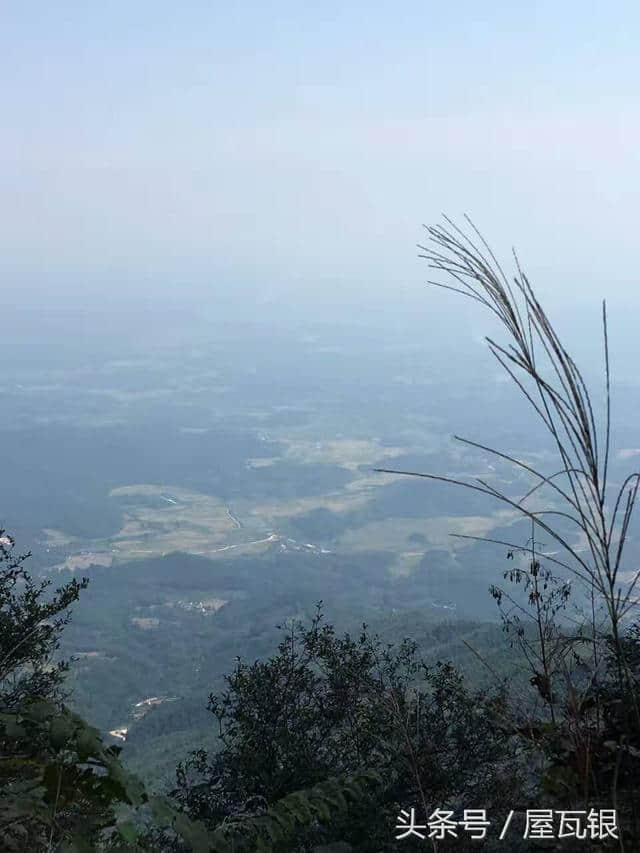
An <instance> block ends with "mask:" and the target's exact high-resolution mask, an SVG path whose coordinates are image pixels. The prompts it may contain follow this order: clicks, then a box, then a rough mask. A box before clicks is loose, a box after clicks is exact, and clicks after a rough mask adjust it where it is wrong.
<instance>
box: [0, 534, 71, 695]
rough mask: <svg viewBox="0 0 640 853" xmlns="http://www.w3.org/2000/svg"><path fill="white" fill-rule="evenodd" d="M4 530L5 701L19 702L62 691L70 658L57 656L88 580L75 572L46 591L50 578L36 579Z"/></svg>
mask: <svg viewBox="0 0 640 853" xmlns="http://www.w3.org/2000/svg"><path fill="white" fill-rule="evenodd" d="M29 556H30V555H29V554H17V553H15V550H14V542H13V539H11V537H8V536H6V534H5V531H4V530H0V703H2V705H3V706H5V707H14V706H15V705H17V704H19V703H21V702H23V701H24V700H25V699H27V698H29V697H33V696H39V697H59V696H60V691H61V689H62V683H63V680H64V675H65V672H66V671H67V669H68V664H67V663H66V662H64V661H56V660H54V656H55V653H56V652H57V650H58V648H59V646H60V635H61V633H62V629H63V628H64V626H65V625H67V624H68V622H69V611H68V609H69V606H70V605H71V604H73V603H74V602H76V601H77V600H78V596H79V595H80V592H81V590H83V589H85V587H86V586H87V580H86V578H83V579H82V580H81V581H77V580H76V579H75V578H74V579H73V580H72V581H70V582H69V583H67V584H65V585H64V586H61V587H59V588H58V589H57V590H56V591H55V593H54V595H53V596H47V595H46V593H47V590H48V588H49V587H50V586H51V583H50V581H35V580H34V579H33V578H32V577H31V575H30V574H29V573H28V572H27V571H26V569H25V567H24V566H25V561H26V560H27V559H28V557H29Z"/></svg>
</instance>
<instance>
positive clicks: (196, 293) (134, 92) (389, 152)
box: [0, 0, 640, 316]
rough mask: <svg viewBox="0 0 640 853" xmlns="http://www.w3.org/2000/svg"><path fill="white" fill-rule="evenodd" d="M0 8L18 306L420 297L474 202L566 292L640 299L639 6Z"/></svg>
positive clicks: (481, 216) (538, 274) (491, 225)
mask: <svg viewBox="0 0 640 853" xmlns="http://www.w3.org/2000/svg"><path fill="white" fill-rule="evenodd" d="M0 8H1V13H0V57H1V59H0V62H1V63H2V75H1V80H2V119H3V120H2V128H3V129H2V133H1V135H0V155H1V161H0V187H1V192H0V246H1V251H0V272H1V275H2V296H1V297H0V301H1V302H2V303H3V304H4V305H5V306H6V305H10V304H16V303H19V304H34V303H38V302H40V303H42V304H46V305H52V304H54V303H59V304H67V303H68V302H69V301H70V300H71V301H76V302H77V303H78V304H79V305H80V307H81V308H83V306H90V305H96V304H100V305H102V304H103V303H105V302H111V303H112V304H113V306H114V307H115V308H116V309H118V308H119V307H120V306H122V307H124V306H126V305H131V304H133V303H136V302H147V303H149V304H153V303H155V304H156V305H157V304H166V302H167V301H170V302H171V303H172V304H173V303H180V302H183V303H184V304H192V303H193V302H194V301H197V300H198V299H206V301H207V303H208V304H209V306H210V307H212V310H217V309H219V310H220V311H221V312H224V310H226V308H225V306H226V305H228V303H229V302H230V301H231V302H233V303H236V304H246V306H247V311H250V310H255V309H254V306H255V305H256V303H257V304H260V303H264V302H268V301H271V303H275V304H276V305H282V306H288V307H289V308H290V307H291V306H294V307H295V310H298V308H300V309H304V310H306V311H310V312H316V311H317V312H319V313H321V312H323V311H325V312H328V313H331V312H335V313H336V314H341V315H343V316H349V312H353V311H354V307H355V309H356V310H357V307H358V306H362V311H363V312H364V313H365V314H366V312H367V311H368V312H374V311H380V310H381V309H382V308H383V307H384V306H391V305H393V304H396V303H401V304H404V305H407V306H408V307H409V311H412V310H415V306H419V305H422V304H423V300H424V295H423V293H422V292H421V290H420V288H421V286H422V285H421V283H422V281H423V280H424V279H425V278H426V270H425V269H424V267H423V265H422V262H420V261H418V260H417V259H416V251H415V243H416V242H417V241H418V240H419V239H420V237H421V230H420V226H421V223H422V222H433V221H434V220H437V219H438V218H439V216H440V213H441V212H442V211H446V212H447V213H449V214H451V215H454V216H457V215H459V214H461V213H462V212H464V211H467V212H469V213H470V214H471V215H472V217H473V218H474V219H475V221H476V222H477V224H478V225H479V226H480V227H481V229H482V230H483V231H484V232H485V234H486V236H487V237H488V238H489V239H490V241H491V242H492V243H493V244H494V245H495V246H496V247H497V248H498V249H500V250H508V249H509V248H510V246H511V245H512V244H513V243H515V244H516V245H517V247H518V248H519V250H520V254H521V256H522V258H523V261H524V263H525V266H526V267H527V268H528V269H529V271H530V272H531V274H532V276H533V277H534V280H535V281H536V282H537V283H538V286H539V288H540V290H541V291H542V292H543V293H547V292H548V293H549V294H550V295H551V298H552V299H558V300H559V301H560V302H562V303H563V304H565V305H569V304H571V302H572V301H574V300H581V301H583V300H584V299H585V298H586V297H587V296H588V294H589V293H591V294H593V295H594V296H595V295H598V296H600V295H607V296H609V297H610V298H613V299H614V302H615V301H616V300H618V301H619V302H620V303H621V304H623V303H625V304H627V303H628V304H634V305H637V306H639V307H640V299H638V298H637V293H638V275H639V274H638V267H637V264H636V263H635V258H636V254H637V210H638V196H639V190H640V168H639V157H640V145H639V143H640V113H639V109H638V107H639V103H640V101H639V97H638V96H639V92H638V89H639V83H640V59H639V55H638V48H637V44H638V32H639V29H640V7H638V5H637V4H636V3H631V2H628V3H614V4H605V3H604V2H602V3H592V2H587V0H581V2H558V0H555V2H541V0H536V2H535V3H518V2H516V3H513V2H510V3H507V2H490V1H489V2H485V3H477V2H464V0H463V2H457V3H442V2H438V3H436V2H424V0H422V2H413V0H407V2H404V3H398V2H394V3H388V2H380V0H378V2H373V3H366V4H365V3H360V2H352V3H345V2H328V0H325V2H323V3H309V2H304V0H302V2H301V0H297V2H290V3H272V2H269V0H261V2H245V3H233V2H224V3H221V2H208V3H196V2H190V0H182V2H176V1H175V0H172V2H170V3H166V2H158V0H154V2H148V0H142V2H141V0H128V2H126V3H125V2H118V1H117V0H116V2H101V3H97V2H91V0H90V2H76V3H68V2H64V0H61V2H58V3H52V2H49V0H47V2H37V3H34V2H28V0H26V2H22V3H17V2H6V3H3V4H2V5H1V7H0ZM80 294H82V295H80ZM283 310H284V309H283Z"/></svg>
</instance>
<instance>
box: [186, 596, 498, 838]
mask: <svg viewBox="0 0 640 853" xmlns="http://www.w3.org/2000/svg"><path fill="white" fill-rule="evenodd" d="M501 707H502V699H501V697H500V696H498V695H494V696H488V695H486V694H484V693H479V692H476V693H472V692H470V691H468V690H467V688H466V687H465V685H464V683H463V680H462V678H461V676H460V675H459V674H458V673H457V672H456V671H455V670H454V669H453V668H452V667H451V666H449V665H446V664H437V665H435V666H432V667H429V666H426V665H425V664H424V663H423V662H422V661H421V660H420V659H419V657H418V654H417V647H416V645H415V643H414V642H412V641H411V640H405V641H403V642H402V643H401V644H400V645H398V646H393V645H389V644H387V645H385V644H383V643H382V642H381V641H380V640H378V639H377V638H376V637H372V636H370V635H369V634H368V633H367V630H366V626H364V627H363V630H362V632H361V633H360V635H359V636H357V637H352V636H350V635H349V634H345V635H343V636H338V635H337V634H336V632H335V630H334V628H333V626H332V625H329V624H325V623H324V622H323V620H322V615H321V612H320V610H318V612H317V613H316V616H315V618H314V619H313V620H312V622H311V624H310V625H309V626H308V627H305V626H302V625H300V624H293V625H291V626H289V627H287V629H286V633H285V636H284V638H283V640H282V642H281V643H280V646H279V651H278V654H277V655H276V656H274V657H272V658H271V659H269V660H268V661H264V662H263V661H257V662H255V663H254V664H251V665H250V664H247V663H245V662H243V661H238V663H237V665H236V669H235V670H234V672H233V673H232V674H231V675H230V676H228V678H227V689H226V691H225V692H224V693H222V694H221V695H220V696H214V695H212V696H211V697H210V702H209V708H210V710H211V712H212V714H213V715H214V716H215V718H216V719H217V723H218V727H219V735H220V749H219V751H218V752H217V753H215V754H209V753H207V752H205V751H200V752H198V753H196V754H194V755H193V756H192V757H191V759H190V760H189V761H188V762H187V763H186V764H185V765H183V766H181V767H180V768H179V772H178V787H177V789H176V791H175V792H174V796H175V797H176V799H177V800H178V801H179V802H180V803H182V804H183V805H184V807H185V808H186V809H187V811H188V812H189V813H190V814H191V815H193V816H194V817H197V818H200V819H203V820H204V821H206V822H207V823H208V824H209V825H210V826H216V825H218V824H219V823H220V822H221V821H230V820H231V821H234V820H238V819H240V818H241V817H242V816H243V815H244V816H246V814H247V813H258V814H259V813H260V810H261V809H264V808H268V807H270V806H272V805H273V804H274V803H275V802H277V801H278V800H280V799H281V798H282V797H286V796H287V795H289V794H291V793H292V792H293V791H296V790H298V789H300V788H309V787H310V786H314V785H317V784H318V783H320V782H321V780H323V779H326V778H327V777H332V776H336V775H340V776H343V777H344V776H346V775H349V774H353V773H356V772H359V771H363V770H374V771H375V772H377V773H378V774H380V776H381V778H382V779H383V780H384V783H383V784H382V785H381V786H380V788H379V789H378V790H377V791H376V792H375V793H374V794H373V795H372V796H371V798H370V800H369V802H368V803H367V804H366V805H365V806H363V807H361V808H359V809H358V811H357V813H356V814H349V816H348V820H345V819H342V818H341V817H340V815H339V814H338V815H334V814H327V815H325V818H324V820H323V821H321V822H319V824H318V826H317V827H316V828H315V829H314V830H313V831H311V832H309V831H307V832H306V833H303V834H302V835H301V836H300V837H299V839H298V844H299V845H302V846H300V849H307V846H305V845H311V844H317V843H321V842H322V843H326V842H329V841H345V842H348V843H350V844H351V845H352V846H353V848H354V849H355V850H363V851H365V850H370V849H372V848H371V846H370V844H371V843H372V839H375V843H376V845H377V847H376V849H380V850H383V849H394V848H393V843H392V842H393V835H392V830H393V826H394V821H395V818H396V816H397V814H398V812H399V810H400V808H404V807H407V806H411V805H417V806H419V807H420V808H421V809H422V810H423V811H426V810H429V813H431V811H433V810H434V809H436V808H439V807H443V806H444V805H445V804H447V803H457V801H458V798H459V797H461V796H462V795H464V796H465V797H466V798H467V799H468V800H469V801H473V802H474V803H478V802H482V803H485V802H489V803H494V804H495V805H496V806H498V804H499V799H500V793H501V792H503V791H504V786H505V784H506V783H507V779H509V785H511V786H512V785H513V783H514V776H513V775H509V773H508V772H507V770H508V768H510V766H511V756H510V744H509V740H508V739H505V738H504V737H500V736H499V735H497V727H496V715H497V714H499V712H500V709H501ZM282 849H283V850H289V849H298V848H297V847H295V848H293V847H283V848H282Z"/></svg>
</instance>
